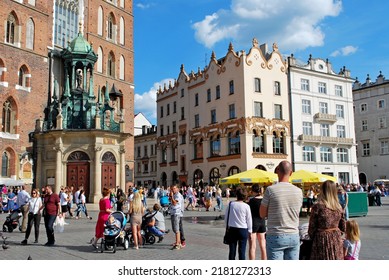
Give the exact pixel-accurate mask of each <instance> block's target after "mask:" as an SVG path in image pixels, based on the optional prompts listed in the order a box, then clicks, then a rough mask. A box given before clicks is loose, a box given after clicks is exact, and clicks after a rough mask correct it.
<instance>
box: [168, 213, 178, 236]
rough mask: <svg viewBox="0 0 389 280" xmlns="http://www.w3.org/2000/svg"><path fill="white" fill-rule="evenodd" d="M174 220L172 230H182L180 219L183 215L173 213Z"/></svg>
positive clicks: (172, 218) (175, 231)
mask: <svg viewBox="0 0 389 280" xmlns="http://www.w3.org/2000/svg"><path fill="white" fill-rule="evenodd" d="M170 218H171V220H172V230H173V232H174V233H177V232H179V231H180V219H181V217H180V216H179V215H171V216H170Z"/></svg>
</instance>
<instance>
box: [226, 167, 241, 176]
mask: <svg viewBox="0 0 389 280" xmlns="http://www.w3.org/2000/svg"><path fill="white" fill-rule="evenodd" d="M239 172H240V170H239V168H238V167H237V166H231V168H230V169H229V170H228V176H231V175H234V174H237V173H239Z"/></svg>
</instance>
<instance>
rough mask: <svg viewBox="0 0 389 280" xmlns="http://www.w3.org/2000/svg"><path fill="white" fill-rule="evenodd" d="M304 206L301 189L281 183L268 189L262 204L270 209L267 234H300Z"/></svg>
mask: <svg viewBox="0 0 389 280" xmlns="http://www.w3.org/2000/svg"><path fill="white" fill-rule="evenodd" d="M302 204H303V193H302V191H301V189H300V188H298V187H296V186H294V185H292V184H290V183H286V182H285V183H284V182H280V183H277V184H275V185H272V186H269V187H267V188H266V191H265V195H264V196H263V199H262V203H261V205H263V206H265V207H267V208H268V214H267V231H266V234H269V235H281V234H298V232H299V230H298V226H299V215H300V209H301V207H302Z"/></svg>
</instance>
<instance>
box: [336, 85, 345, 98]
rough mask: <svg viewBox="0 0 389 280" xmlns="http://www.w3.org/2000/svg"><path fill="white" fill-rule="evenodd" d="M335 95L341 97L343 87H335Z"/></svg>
mask: <svg viewBox="0 0 389 280" xmlns="http://www.w3.org/2000/svg"><path fill="white" fill-rule="evenodd" d="M335 95H336V96H340V97H343V87H342V86H340V85H335Z"/></svg>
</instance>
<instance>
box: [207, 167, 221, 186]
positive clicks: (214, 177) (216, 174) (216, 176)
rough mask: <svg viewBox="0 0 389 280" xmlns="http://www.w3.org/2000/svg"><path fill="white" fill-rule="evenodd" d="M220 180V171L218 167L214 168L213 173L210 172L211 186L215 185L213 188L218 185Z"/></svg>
mask: <svg viewBox="0 0 389 280" xmlns="http://www.w3.org/2000/svg"><path fill="white" fill-rule="evenodd" d="M219 180H220V171H219V169H217V168H216V167H215V168H212V169H211V172H209V181H210V183H211V185H213V186H215V185H218V184H219Z"/></svg>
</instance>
